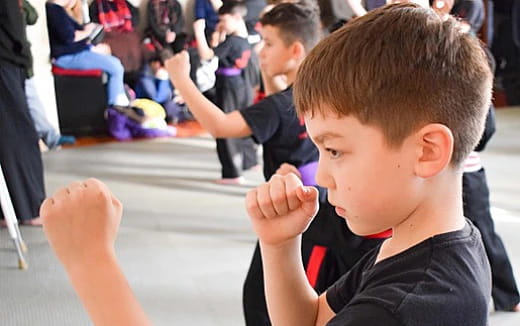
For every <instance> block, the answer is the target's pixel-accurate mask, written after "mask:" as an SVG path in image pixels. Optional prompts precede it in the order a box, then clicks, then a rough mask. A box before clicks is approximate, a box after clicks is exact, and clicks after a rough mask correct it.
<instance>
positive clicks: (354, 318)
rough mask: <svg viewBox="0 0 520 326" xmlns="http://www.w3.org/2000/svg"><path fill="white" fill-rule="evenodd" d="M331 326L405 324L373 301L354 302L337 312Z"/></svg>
mask: <svg viewBox="0 0 520 326" xmlns="http://www.w3.org/2000/svg"><path fill="white" fill-rule="evenodd" d="M329 325H331V326H336V325H338V326H339V325H341V326H363V325H366V326H372V325H385V326H403V324H402V323H401V322H400V321H399V320H398V319H397V318H396V316H394V315H393V314H392V313H391V312H390V311H388V310H387V309H385V308H383V307H381V306H379V305H376V304H372V303H363V304H354V305H352V306H349V307H347V308H346V309H345V310H344V311H341V313H339V314H337V315H336V317H335V318H334V319H333V320H332V321H331V322H330V323H329Z"/></svg>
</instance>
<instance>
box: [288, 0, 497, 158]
mask: <svg viewBox="0 0 520 326" xmlns="http://www.w3.org/2000/svg"><path fill="white" fill-rule="evenodd" d="M491 84H492V74H491V71H490V68H489V65H488V62H487V58H486V55H485V53H484V51H483V49H482V47H481V45H480V43H479V41H478V40H477V39H476V38H474V37H473V36H471V35H469V34H465V33H462V32H461V31H460V29H459V28H458V25H457V21H456V20H455V19H453V18H449V19H447V20H445V21H443V20H442V19H441V18H440V17H439V16H437V15H436V14H435V13H434V12H433V11H432V10H430V9H424V8H421V7H419V6H417V5H414V4H409V3H408V4H405V3H401V4H392V5H387V6H384V7H381V8H379V9H376V10H373V11H371V12H369V13H368V14H367V15H365V16H362V17H359V18H356V19H354V20H353V21H351V22H350V23H348V24H347V25H345V26H344V27H343V28H341V29H339V30H338V31H336V32H335V33H333V34H331V35H330V36H329V37H327V38H326V39H324V40H323V41H322V42H320V43H319V44H318V45H317V46H316V47H315V48H314V49H313V50H312V51H311V53H310V54H309V55H308V56H307V58H306V59H305V60H304V62H303V63H302V65H301V66H300V69H299V71H298V74H297V78H296V81H295V84H294V99H295V103H296V107H297V110H298V113H299V114H300V115H303V114H311V115H312V114H316V113H320V114H323V113H325V112H326V111H327V110H332V112H333V113H336V114H338V115H339V116H345V115H351V116H354V117H356V118H357V119H359V120H360V121H361V122H362V123H364V124H367V125H373V126H377V127H379V128H380V129H381V130H382V132H383V134H384V136H385V139H386V141H387V143H388V145H390V146H392V147H397V146H399V145H401V144H402V141H403V140H404V139H405V138H406V137H407V136H409V135H410V134H411V133H412V132H414V131H416V130H418V129H419V128H421V127H423V126H425V125H426V124H428V123H441V124H444V125H445V126H447V127H448V128H449V129H450V130H451V131H452V133H453V135H454V151H453V156H452V160H451V163H452V164H453V165H459V164H460V163H461V162H462V161H463V160H464V159H465V158H466V156H467V155H468V154H469V152H470V151H471V150H472V149H473V148H474V147H475V145H476V144H477V142H478V140H479V138H480V136H481V133H482V130H483V126H484V121H485V116H486V112H487V109H488V107H489V105H490V99H491Z"/></svg>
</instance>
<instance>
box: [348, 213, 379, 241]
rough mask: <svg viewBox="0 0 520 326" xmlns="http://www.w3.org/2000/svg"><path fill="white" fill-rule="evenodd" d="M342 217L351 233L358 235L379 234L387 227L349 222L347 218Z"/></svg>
mask: <svg viewBox="0 0 520 326" xmlns="http://www.w3.org/2000/svg"><path fill="white" fill-rule="evenodd" d="M343 218H344V219H345V224H347V227H348V228H349V229H350V231H352V233H354V234H355V235H357V236H360V237H371V236H373V235H376V234H380V233H383V232H385V231H387V230H388V229H387V228H381V227H379V228H377V227H374V226H371V225H360V224H357V223H352V222H349V219H348V218H345V217H343Z"/></svg>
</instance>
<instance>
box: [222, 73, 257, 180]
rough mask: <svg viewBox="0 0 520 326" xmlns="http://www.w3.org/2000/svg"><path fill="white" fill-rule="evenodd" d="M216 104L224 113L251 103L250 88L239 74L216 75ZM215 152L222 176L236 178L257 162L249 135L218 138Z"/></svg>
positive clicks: (253, 144)
mask: <svg viewBox="0 0 520 326" xmlns="http://www.w3.org/2000/svg"><path fill="white" fill-rule="evenodd" d="M215 96H216V102H217V106H218V107H219V108H220V109H221V110H223V111H224V112H225V113H229V112H231V111H234V110H239V109H243V108H246V107H247V106H249V105H251V103H252V95H251V89H250V86H249V84H248V83H247V81H246V80H245V79H244V78H243V77H242V76H241V75H240V76H233V77H223V76H217V83H216V95H215ZM217 154H218V158H219V161H220V165H221V166H222V178H237V177H239V176H240V175H241V174H242V170H247V169H249V168H251V167H252V166H254V165H256V164H258V161H257V155H256V145H255V143H254V142H253V140H252V138H251V137H246V138H218V139H217Z"/></svg>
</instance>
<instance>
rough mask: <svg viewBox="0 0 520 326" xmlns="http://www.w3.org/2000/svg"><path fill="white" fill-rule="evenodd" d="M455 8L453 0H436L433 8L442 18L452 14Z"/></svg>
mask: <svg viewBox="0 0 520 326" xmlns="http://www.w3.org/2000/svg"><path fill="white" fill-rule="evenodd" d="M452 8H453V0H434V1H433V3H432V9H433V11H435V12H436V13H437V14H438V15H439V16H441V17H442V18H444V17H446V16H447V15H449V14H450V11H451V9H452Z"/></svg>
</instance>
